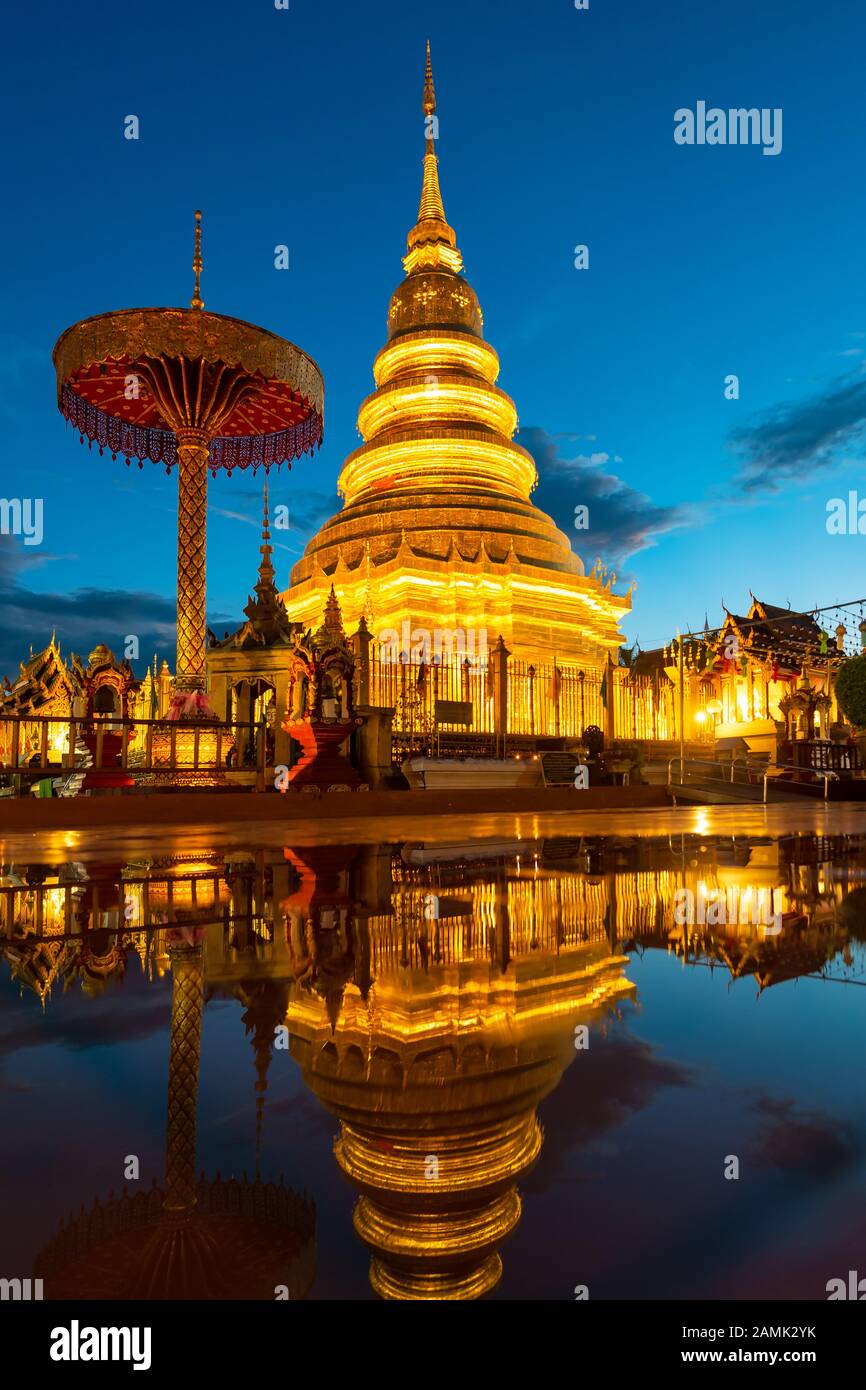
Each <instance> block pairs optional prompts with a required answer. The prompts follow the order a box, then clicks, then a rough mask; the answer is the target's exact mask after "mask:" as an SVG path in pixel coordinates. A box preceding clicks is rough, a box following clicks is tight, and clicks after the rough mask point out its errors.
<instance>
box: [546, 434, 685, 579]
mask: <svg viewBox="0 0 866 1390" xmlns="http://www.w3.org/2000/svg"><path fill="white" fill-rule="evenodd" d="M592 437H593V436H588V435H586V436H581V435H576V434H548V432H547V431H546V430H544V429H540V428H538V427H536V426H531V427H530V428H528V429H521V431H520V443H521V444H522V445H523V447H524V448H525V449H528V450H529V452H530V453H531V454H532V457H533V458H534V459H535V463H536V467H537V468H538V489H537V491H536V493H535V495H534V498H533V500H534V502H535V503H536V506H538V507H541V509H542V510H543V511H546V512H548V513H549V514H550V515H551V516H552V517H553V519H554V521H555V522H556V524H557V526H559V527H560V529H561V530H563V531H564V532H565V534H566V535H567V536H569V537H571V539H572V542H573V544H574V546H575V548H576V549H578V550H581V551H585V552H587V554H586V555H585V556H584V558H589V557H590V553H591V557H592V558H594V557H595V556H596V555H600V556H601V557H602V559H603V560H605V561H607V562H608V563H614V564H621V563H622V561H623V560H625V559H627V558H628V557H629V556H631V555H635V554H637V552H638V551H640V550H646V549H647V548H648V547H649V546H653V545H655V543H656V539H657V537H659V536H661V535H663V534H665V533H666V532H668V531H673V530H676V529H677V528H678V527H681V526H685V525H687V524H688V523H689V522H691V521H693V520H694V512H693V511H692V510H690V509H689V508H688V507H685V506H675V507H660V506H657V505H656V504H655V503H654V502H653V501H652V500H651V498H649V497H647V496H646V494H645V493H643V492H638V491H637V490H636V489H635V488H632V487H630V486H629V485H628V483H625V482H623V480H622V479H621V478H619V477H617V475H616V474H615V473H612V472H610V471H609V469H608V468H607V467H606V465H608V464H609V463H610V462H615V463H619V462H621V460H620V458H619V455H614V458H613V460H611V456H610V455H609V454H607V453H604V452H601V451H595V452H593V453H590V454H583V453H580V452H575V453H573V454H571V455H570V456H567V455H565V454H563V453H562V452H561V450H562V448H563V445H565V444H572V443H576V442H578V441H580V440H581V439H582V438H586V439H589V438H592ZM578 505H584V506H586V507H588V508H589V526H588V529H587V530H585V531H576V530H575V528H574V509H575V507H576V506H578Z"/></svg>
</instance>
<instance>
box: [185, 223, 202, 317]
mask: <svg viewBox="0 0 866 1390" xmlns="http://www.w3.org/2000/svg"><path fill="white" fill-rule="evenodd" d="M192 268H193V270H194V272H195V290H194V291H193V296H192V299H191V300H190V301H189V307H190V308H191V309H203V308H204V300H203V299H202V297H201V293H200V281H201V272H202V259H201V209H199V208H196V214H195V254H194V256H193V258H192Z"/></svg>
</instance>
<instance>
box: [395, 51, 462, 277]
mask: <svg viewBox="0 0 866 1390" xmlns="http://www.w3.org/2000/svg"><path fill="white" fill-rule="evenodd" d="M421 105H422V109H423V111H424V135H425V148H424V181H423V183H422V185H421V203H420V205H419V208H418V221H417V222H416V224H415V226H414V227H413V228H412V230H411V232H410V233H409V236H408V239H407V254H406V255H405V256H404V257H403V266H404V269H405V271H406V274H407V275H411V274H412V272H413V271H416V270H436V269H438V268H443V269H446V270H451V271H453V272H454V273H455V274H459V272H460V271H461V270H462V269H463V258H462V257H461V255H460V252H459V251H458V250H457V238H456V236H455V235H454V230H453V228H452V227H449V225H448V219H447V218H446V216H445V208H444V207H443V204H442V194H441V192H440V189H439V172H438V160H437V158H436V141H437V140H438V138H439V117H438V116H437V115H436V89H435V87H434V86H433V66H432V63H431V59H430V40H429V39H428V40H427V63H426V67H425V70H424V97H423V101H422V103H421Z"/></svg>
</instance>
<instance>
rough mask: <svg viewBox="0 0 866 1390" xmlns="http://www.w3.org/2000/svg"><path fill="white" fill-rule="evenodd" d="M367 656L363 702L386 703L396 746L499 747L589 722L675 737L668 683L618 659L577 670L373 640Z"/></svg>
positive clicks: (616, 734)
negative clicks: (394, 650) (396, 647)
mask: <svg viewBox="0 0 866 1390" xmlns="http://www.w3.org/2000/svg"><path fill="white" fill-rule="evenodd" d="M367 661H368V664H369V670H368V672H365V677H366V681H367V684H366V686H365V689H368V690H369V702H370V704H371V705H379V706H385V707H386V708H390V709H393V710H394V721H393V728H394V734H395V741H396V742H397V744H398V745H399V746H400V747H402V748H405V747H417V748H420V747H424V746H426V747H428V748H429V747H433V746H435V745H436V744H437V743H438V742H440V741H443V742H448V743H451V744H453V743H455V742H456V741H462V742H464V743H466V744H473V743H474V744H476V745H478V744H480V743H488V744H490V745H491V746H492V745H493V744H494V743H495V742H496V741H497V740H498V741H499V746H500V751H502V749H503V746H504V744H505V743H506V742H511V743H512V744H517V745H520V744H521V743H524V742H531V741H532V740H536V739H579V738H582V737H583V735H584V734H585V732H586V730H587V729H589V728H592V727H595V728H599V729H601V730H602V731H603V733H604V734H605V736H606V738H607V739H608V741H612V740H613V739H620V740H636V741H637V740H641V741H656V742H669V741H672V740H674V739H677V738H678V737H679V731H678V721H677V698H676V691H675V689H674V687H673V686H672V685H671V684H670V682H669V681H665V680H661V679H660V678H658V677H654V676H636V675H634V674H633V673H632V672H631V671H629V670H628V669H626V668H624V667H615V666H609V667H608V668H607V671H606V672H604V671H597V670H596V671H583V670H581V669H579V668H578V667H576V666H571V665H566V664H559V663H553V662H550V663H537V664H533V663H532V662H528V661H524V660H516V659H514V658H512V657H507V654H505V655H504V656H503V655H500V654H499V653H497V652H495V651H494V653H493V654H492V656H491V657H488V658H487V659H486V660H485V661H483V662H481V661H474V662H473V661H471V660H468V659H464V660H463V661H462V662H461V661H459V660H457V659H454V658H451V657H447V656H445V657H443V658H442V659H441V660H439V661H434V662H432V663H425V662H423V661H420V660H418V659H413V658H412V657H410V656H407V654H406V653H400V655H399V658H398V659H397V660H392V659H390V654H389V653H387V652H385V653H384V654H383V649H381V648H378V647H377V645H376V644H375V643H371V644H370V649H369V655H368V657H367ZM498 662H501V666H500V665H498V664H497V663H498ZM499 692H501V694H500V697H499V698H498V699H497V695H498V693H499ZM457 716H459V718H457ZM443 736H444V738H443ZM458 736H459V740H458Z"/></svg>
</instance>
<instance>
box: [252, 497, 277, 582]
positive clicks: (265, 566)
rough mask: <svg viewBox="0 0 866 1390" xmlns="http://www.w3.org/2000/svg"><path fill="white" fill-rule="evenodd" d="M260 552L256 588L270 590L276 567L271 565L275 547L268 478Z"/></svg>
mask: <svg viewBox="0 0 866 1390" xmlns="http://www.w3.org/2000/svg"><path fill="white" fill-rule="evenodd" d="M259 550H260V552H261V556H262V559H261V563H260V565H259V583H258V584H257V585H256V588H257V589H259V588H260V586H261V585H266V586H267V587H268V588H270V587H271V586H272V585H273V582H274V567H273V565H272V564H271V556H272V555H273V553H274V547H273V546H272V545H271V529H270V519H269V516H268V480H267V477H266V478H265V496H264V509H263V515H262V543H261V545H260V546H259Z"/></svg>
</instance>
